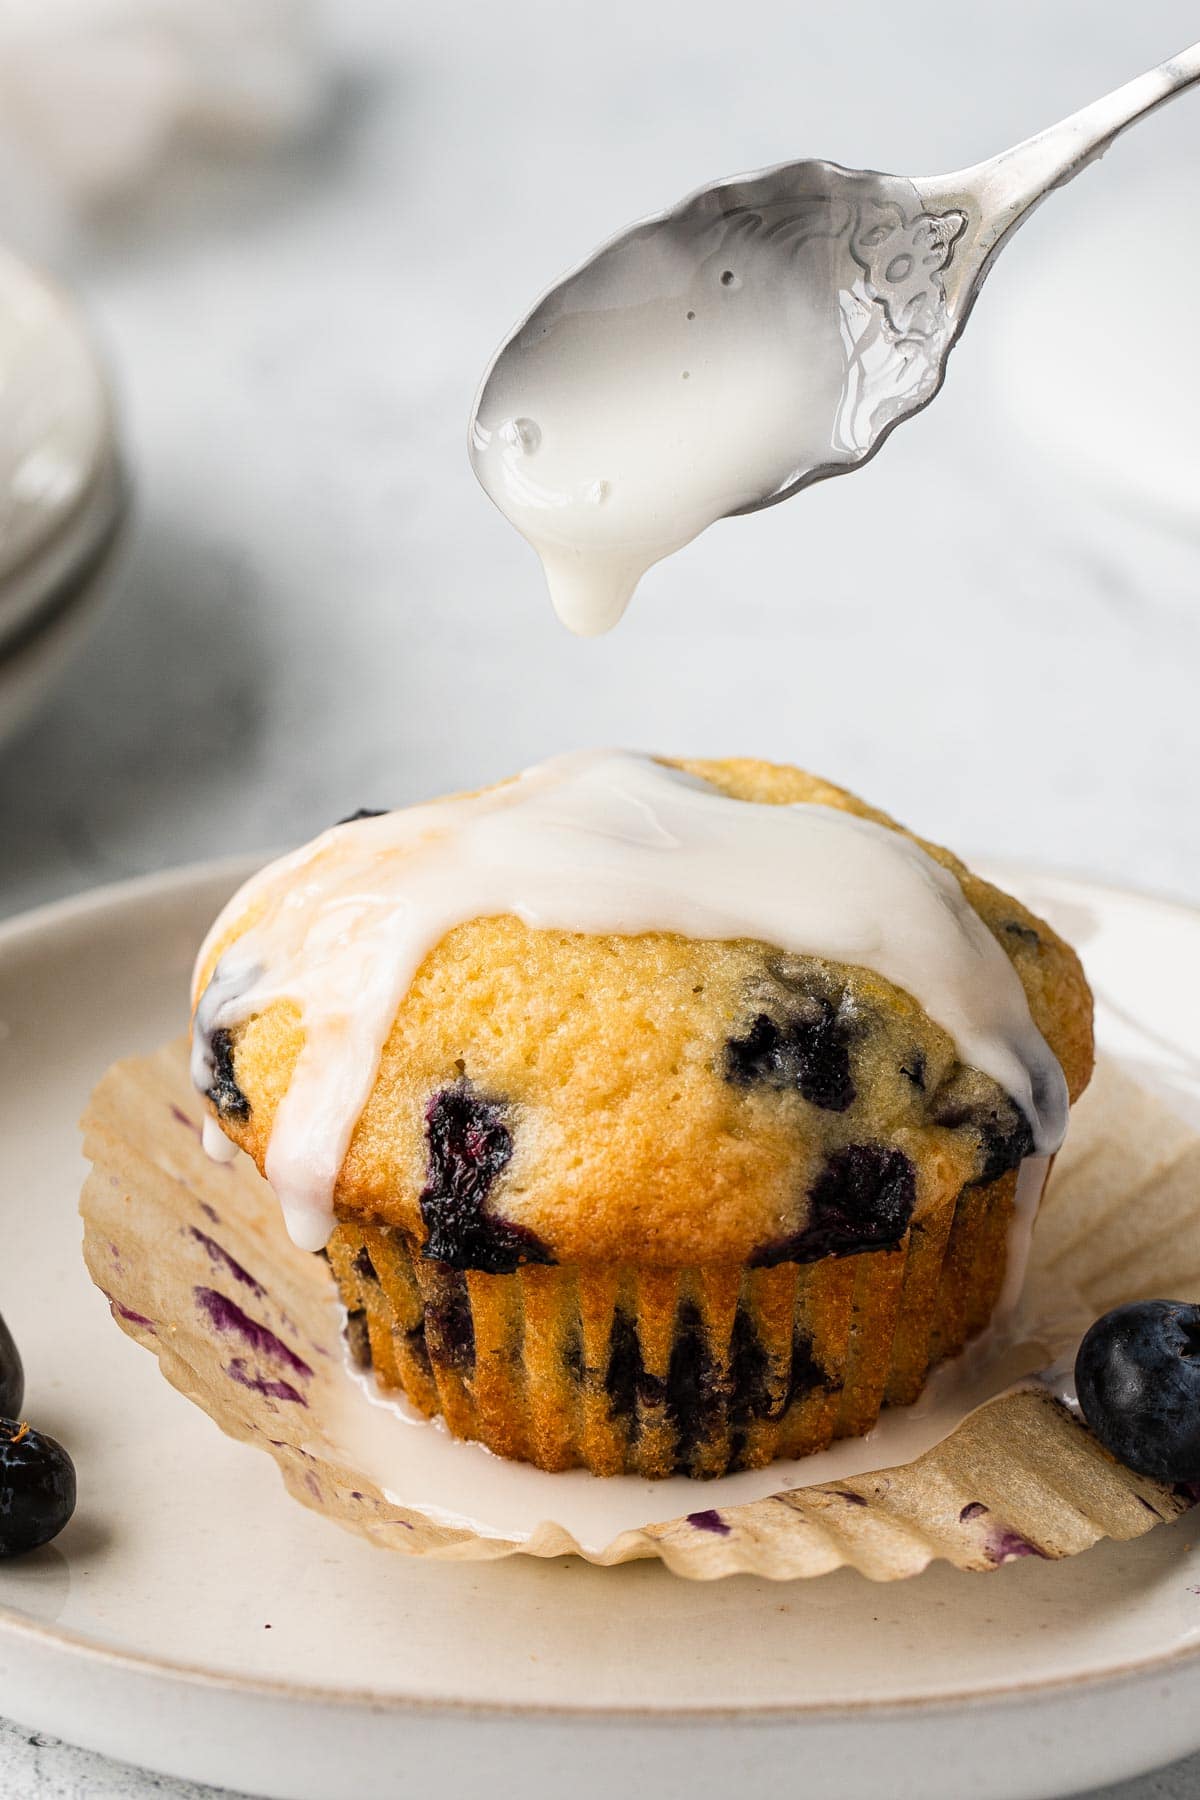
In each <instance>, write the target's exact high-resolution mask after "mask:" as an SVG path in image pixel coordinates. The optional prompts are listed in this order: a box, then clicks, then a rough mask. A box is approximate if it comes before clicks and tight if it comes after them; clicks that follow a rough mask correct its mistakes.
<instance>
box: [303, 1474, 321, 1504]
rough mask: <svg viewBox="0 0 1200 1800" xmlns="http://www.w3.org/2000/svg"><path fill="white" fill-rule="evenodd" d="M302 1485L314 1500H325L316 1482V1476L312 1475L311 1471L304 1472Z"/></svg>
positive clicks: (318, 1483)
mask: <svg viewBox="0 0 1200 1800" xmlns="http://www.w3.org/2000/svg"><path fill="white" fill-rule="evenodd" d="M304 1485H305V1487H306V1488H307V1489H308V1491H309V1493H310V1494H311V1495H312V1497H313V1499H314V1500H318V1501H319V1500H323V1499H324V1498H325V1496H324V1495H323V1494H322V1492H321V1484H320V1482H319V1481H318V1480H317V1478H316V1476H315V1475H314V1474H313V1472H312V1470H311V1469H308V1470H307V1471H306V1472H305V1476H304Z"/></svg>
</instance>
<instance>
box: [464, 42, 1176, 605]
mask: <svg viewBox="0 0 1200 1800" xmlns="http://www.w3.org/2000/svg"><path fill="white" fill-rule="evenodd" d="M1197 81H1200V44H1195V45H1193V46H1192V47H1191V48H1190V49H1188V50H1184V51H1182V52H1181V53H1180V54H1179V55H1178V56H1176V57H1174V58H1172V60H1171V61H1170V62H1165V63H1163V64H1162V65H1161V66H1160V67H1159V68H1157V69H1152V70H1150V71H1149V72H1148V73H1147V74H1145V75H1141V76H1139V77H1138V78H1137V80H1135V81H1131V82H1129V83H1128V84H1127V85H1126V86H1124V87H1121V88H1118V89H1117V90H1116V92H1115V93H1112V94H1109V95H1107V96H1106V97H1105V98H1104V99H1102V100H1097V101H1095V102H1093V104H1092V105H1091V106H1086V107H1084V108H1083V109H1082V111H1080V112H1077V113H1073V114H1072V115H1071V116H1070V117H1069V118H1067V119H1064V120H1062V121H1061V123H1059V124H1057V125H1052V126H1050V128H1049V129H1048V130H1046V131H1043V132H1040V133H1039V134H1038V135H1037V136H1036V137H1031V138H1027V139H1026V140H1025V142H1024V143H1021V144H1018V145H1017V146H1016V147H1015V148H1014V149H1011V150H1006V151H1004V152H1003V153H1002V154H1001V155H999V156H995V157H992V158H990V159H989V160H988V161H987V162H981V163H977V164H975V165H974V167H972V168H969V169H963V170H960V171H959V172H958V173H957V174H953V175H944V176H934V177H931V178H928V179H917V180H906V179H905V178H904V177H902V176H897V175H882V174H878V173H876V172H874V171H870V170H865V171H864V170H853V169H844V168H841V167H839V166H838V164H836V163H828V162H814V161H806V162H794V163H782V164H780V165H779V166H778V167H775V168H771V169H764V170H762V171H760V172H759V173H757V174H752V175H742V176H735V177H734V178H732V179H731V180H728V181H720V182H716V183H714V184H713V185H712V186H710V187H705V188H700V189H698V190H697V191H696V192H695V193H693V194H691V195H689V196H688V198H687V199H685V200H683V201H682V202H681V203H680V204H679V205H678V206H676V207H673V208H672V209H671V210H670V211H668V212H662V213H658V214H656V215H654V216H653V217H652V218H649V219H645V220H643V221H642V222H641V223H639V224H636V225H633V226H630V227H629V229H628V230H626V231H623V232H622V233H620V235H619V236H617V237H615V238H612V239H611V240H610V241H609V242H608V243H607V244H605V245H603V246H602V248H601V249H599V250H598V251H596V253H595V254H594V255H593V256H591V257H589V259H588V260H587V261H586V262H584V263H582V264H581V265H580V266H579V267H578V268H577V269H576V270H574V272H573V273H571V274H569V275H567V276H566V277H564V279H563V280H562V281H560V282H558V283H557V284H556V285H555V286H554V287H552V288H551V289H550V290H549V291H548V292H547V293H546V294H545V295H544V296H543V297H542V299H541V300H539V301H538V302H537V304H536V305H535V306H534V308H533V310H532V311H531V312H530V313H529V314H528V315H527V317H526V318H525V319H523V320H522V321H521V323H520V324H519V325H518V326H517V327H516V328H515V330H514V331H513V332H512V333H511V334H510V336H509V337H508V338H507V340H506V341H505V343H504V344H503V345H502V346H501V348H500V350H499V351H498V352H497V354H496V356H495V357H494V358H493V360H492V363H491V365H490V367H489V368H488V370H487V372H486V374H485V375H484V378H483V382H482V384H481V386H480V390H479V393H478V396H477V398H476V401H475V409H474V413H473V415H472V419H471V431H470V455H471V460H472V464H473V466H474V469H475V473H476V475H477V476H478V477H479V480H480V481H481V483H482V484H483V487H484V488H485V490H486V491H487V493H488V494H489V495H490V496H491V498H492V499H493V500H494V501H495V503H496V505H497V506H498V507H499V508H500V510H501V512H502V513H504V514H505V516H506V517H507V518H508V519H509V520H510V521H511V523H512V524H513V525H515V526H516V527H517V529H518V531H520V532H522V533H523V535H524V536H525V537H526V538H528V540H529V541H530V543H531V544H532V545H533V546H534V548H535V549H536V550H537V552H538V554H539V555H540V557H541V559H542V563H543V566H544V568H545V572H546V578H547V582H548V584H549V588H550V594H551V598H552V600H553V601H554V605H555V608H556V610H557V612H558V614H559V616H560V618H561V619H562V620H563V622H564V623H565V624H567V625H568V626H570V627H571V629H572V630H574V631H577V632H580V633H582V634H584V635H594V634H595V633H597V632H601V631H606V630H608V629H609V628H610V627H611V626H612V625H614V624H615V623H616V622H617V620H618V619H619V618H620V617H621V614H622V613H623V612H624V610H625V608H626V606H627V605H628V603H629V600H630V598H631V596H632V594H633V591H634V588H635V587H636V586H637V583H638V581H639V580H640V578H641V576H642V575H643V574H644V573H645V571H646V570H647V569H648V568H650V567H651V565H652V564H654V563H656V562H658V561H660V560H661V558H662V557H664V556H667V555H669V554H670V553H671V552H672V551H674V550H678V549H680V548H681V547H682V546H683V545H684V544H687V543H690V542H691V540H692V539H693V538H694V537H696V536H697V535H698V534H699V533H700V532H701V531H703V530H704V529H705V527H706V526H708V525H710V524H712V523H713V522H714V520H716V519H719V518H723V517H728V516H731V515H735V514H739V513H749V512H757V511H758V510H760V509H761V508H762V507H765V506H774V505H776V504H777V503H778V502H779V501H780V500H786V499H788V498H789V497H790V496H791V495H792V494H794V493H796V492H797V491H798V490H799V489H800V488H802V487H808V486H809V485H810V484H811V483H812V482H814V481H822V480H824V479H825V478H826V477H828V476H830V475H842V474H845V473H846V472H847V471H848V470H851V469H856V468H859V467H861V465H862V464H863V463H864V462H866V461H867V460H868V458H870V457H871V456H873V455H874V454H875V452H876V451H877V450H878V449H879V447H880V445H881V444H882V443H883V441H884V439H885V438H886V437H888V435H889V434H890V433H891V432H892V430H893V429H894V428H895V426H896V425H898V424H899V423H900V421H901V420H902V419H906V418H910V417H911V416H912V415H913V414H914V413H916V412H919V411H920V410H921V409H922V408H923V407H925V406H927V405H928V404H929V402H930V401H931V400H932V399H933V398H934V396H935V394H936V393H937V391H938V389H939V388H940V387H941V384H942V381H943V379H944V376H945V369H946V359H947V357H948V355H949V353H950V350H951V349H952V347H953V345H954V343H955V341H956V339H957V337H958V334H959V332H960V331H961V330H962V328H963V325H964V324H965V323H966V320H967V317H968V315H969V313H970V311H971V307H972V306H973V305H974V302H975V298H976V295H977V294H978V292H979V289H980V287H981V286H982V284H983V280H984V278H985V276H986V275H987V273H988V271H989V270H990V268H991V266H992V263H993V261H994V259H995V257H996V254H997V252H998V251H999V250H1000V249H1002V248H1003V246H1004V245H1005V244H1006V243H1007V242H1008V240H1009V238H1010V237H1011V236H1012V234H1013V232H1014V231H1015V230H1016V228H1017V226H1018V225H1020V224H1021V223H1022V221H1023V220H1025V219H1026V218H1028V216H1029V214H1030V213H1031V212H1032V211H1033V209H1034V207H1036V206H1037V205H1038V204H1039V203H1040V201H1042V200H1043V199H1044V198H1045V197H1046V195H1047V194H1049V193H1050V192H1051V191H1052V190H1053V189H1054V188H1056V187H1061V186H1063V185H1064V184H1065V183H1066V182H1068V181H1071V180H1072V179H1073V178H1074V177H1075V176H1076V175H1077V174H1078V173H1079V171H1080V170H1081V169H1083V168H1086V166H1087V165H1088V163H1090V162H1092V161H1094V160H1095V159H1096V158H1097V157H1099V156H1101V155H1102V154H1103V152H1104V151H1105V150H1106V149H1107V148H1108V146H1109V144H1110V143H1111V142H1112V141H1113V139H1114V138H1115V137H1116V136H1117V135H1118V133H1119V132H1121V131H1123V130H1124V129H1125V127H1126V126H1127V125H1131V124H1132V123H1133V122H1134V120H1135V119H1140V118H1143V117H1144V116H1145V115H1146V114H1147V113H1150V112H1153V111H1154V109H1155V108H1156V107H1158V106H1160V105H1162V103H1163V102H1164V101H1166V100H1169V99H1171V98H1172V97H1173V96H1174V95H1176V94H1178V93H1181V92H1182V91H1183V90H1184V88H1187V87H1191V86H1192V85H1193V84H1194V83H1195V82H1197Z"/></svg>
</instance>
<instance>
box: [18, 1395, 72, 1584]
mask: <svg viewBox="0 0 1200 1800" xmlns="http://www.w3.org/2000/svg"><path fill="white" fill-rule="evenodd" d="M74 1511H75V1465H74V1463H73V1462H72V1461H71V1459H70V1457H69V1456H68V1455H67V1453H66V1451H65V1450H64V1449H63V1447H62V1445H61V1444H59V1443H57V1442H56V1441H55V1440H54V1438H52V1437H47V1436H46V1435H45V1434H44V1433H43V1432H40V1431H33V1430H31V1429H30V1427H29V1426H28V1425H25V1424H17V1423H16V1422H15V1421H14V1420H12V1419H0V1557H5V1556H22V1555H24V1553H25V1551H26V1550H36V1549H37V1547H38V1545H39V1544H48V1543H49V1542H50V1540H51V1538H56V1537H57V1536H58V1534H59V1532H60V1531H61V1530H62V1528H63V1526H64V1525H65V1524H66V1522H67V1520H68V1519H69V1518H70V1517H71V1514H72V1513H73V1512H74Z"/></svg>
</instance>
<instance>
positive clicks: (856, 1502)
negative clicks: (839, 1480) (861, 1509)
mask: <svg viewBox="0 0 1200 1800" xmlns="http://www.w3.org/2000/svg"><path fill="white" fill-rule="evenodd" d="M833 1492H834V1493H835V1494H838V1495H840V1497H841V1498H842V1499H843V1500H846V1501H848V1502H849V1503H850V1505H851V1506H866V1505H867V1497H866V1495H865V1494H852V1493H851V1492H850V1490H849V1489H848V1488H834V1490H833Z"/></svg>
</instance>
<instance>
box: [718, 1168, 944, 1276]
mask: <svg viewBox="0 0 1200 1800" xmlns="http://www.w3.org/2000/svg"><path fill="white" fill-rule="evenodd" d="M916 1203H917V1176H916V1170H915V1169H914V1168H913V1165H912V1163H911V1162H910V1161H909V1159H908V1157H907V1156H905V1154H904V1152H903V1151H902V1150H892V1149H890V1148H889V1147H888V1146H887V1145H886V1144H847V1145H846V1147H845V1148H844V1149H842V1150H835V1151H834V1152H833V1154H832V1156H829V1157H827V1158H826V1159H825V1165H824V1167H823V1168H822V1170H821V1173H820V1174H819V1175H818V1177H817V1179H816V1182H815V1183H814V1185H813V1189H812V1192H811V1194H810V1195H809V1207H808V1223H807V1225H806V1226H805V1227H804V1229H803V1231H798V1232H795V1233H794V1234H793V1235H792V1236H791V1237H786V1238H776V1239H775V1240H774V1241H773V1242H772V1243H769V1244H764V1245H763V1246H762V1248H761V1249H759V1250H758V1251H756V1253H755V1254H754V1256H753V1257H752V1258H751V1261H752V1262H753V1263H754V1264H755V1266H756V1267H758V1268H760V1269H771V1268H774V1267H775V1266H776V1264H777V1263H783V1262H797V1263H809V1262H818V1261H819V1260H820V1258H821V1257H823V1256H858V1255H860V1254H861V1253H862V1252H863V1251H870V1250H894V1249H895V1248H896V1246H897V1245H898V1244H899V1242H900V1240H901V1238H902V1237H903V1236H904V1234H905V1232H906V1231H907V1230H908V1223H909V1220H910V1219H911V1218H912V1214H913V1207H914V1206H915V1205H916Z"/></svg>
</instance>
